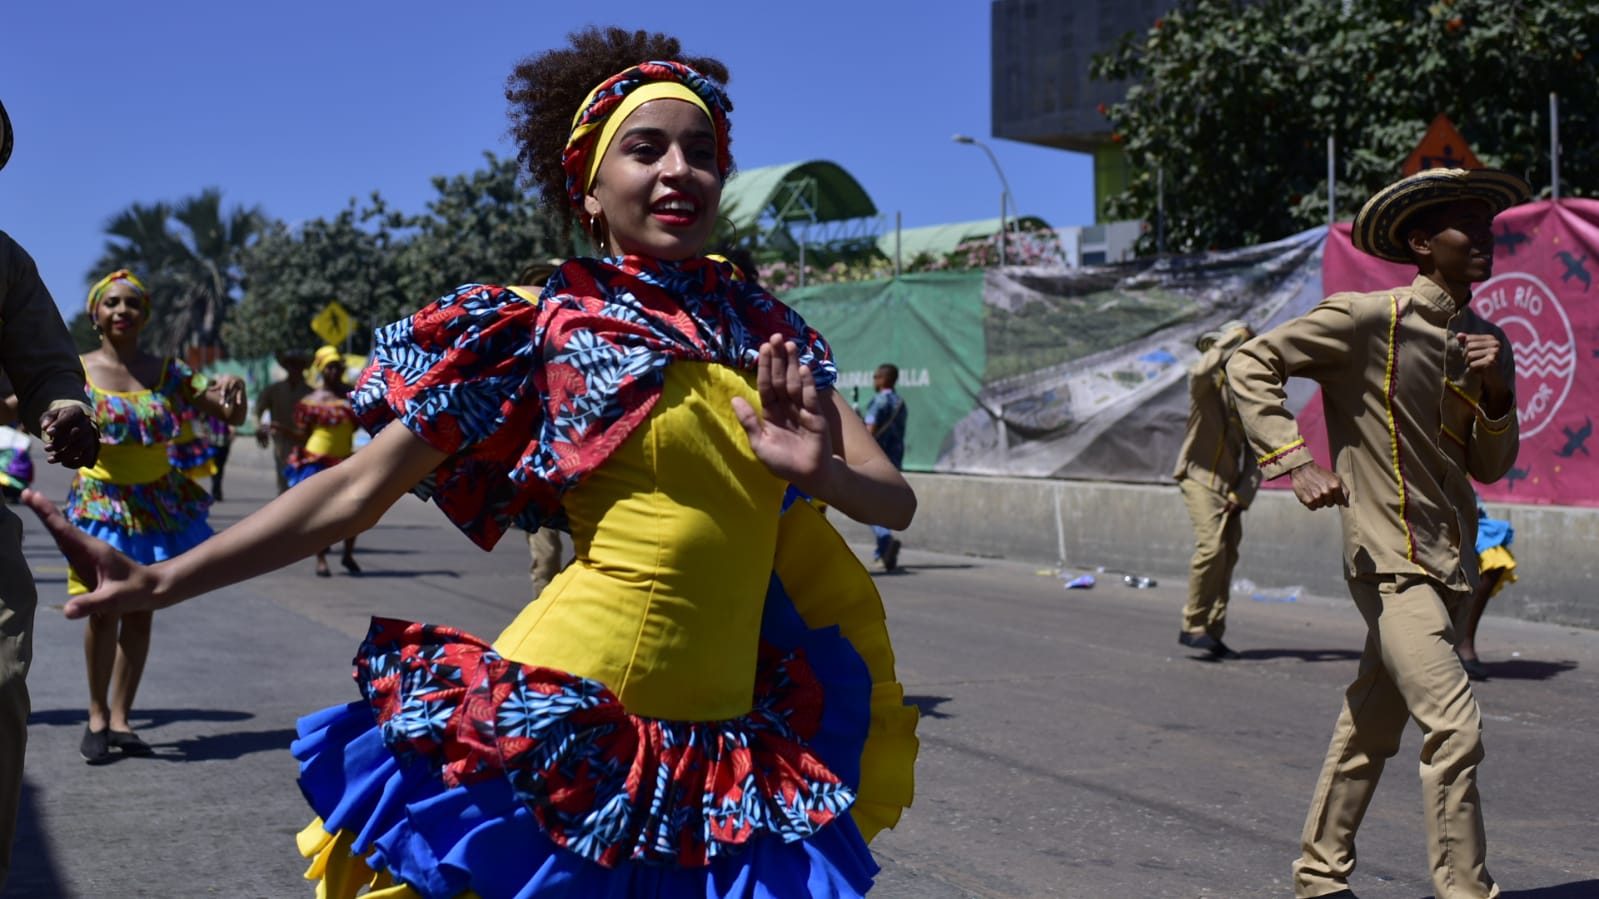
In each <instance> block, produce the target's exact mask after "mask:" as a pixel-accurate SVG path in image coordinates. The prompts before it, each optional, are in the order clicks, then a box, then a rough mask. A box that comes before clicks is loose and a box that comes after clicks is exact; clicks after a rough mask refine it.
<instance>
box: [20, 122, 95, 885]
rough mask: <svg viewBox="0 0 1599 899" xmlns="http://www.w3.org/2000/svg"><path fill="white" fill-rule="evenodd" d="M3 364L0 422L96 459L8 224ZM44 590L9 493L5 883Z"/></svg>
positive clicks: (67, 344) (32, 274)
mask: <svg viewBox="0 0 1599 899" xmlns="http://www.w3.org/2000/svg"><path fill="white" fill-rule="evenodd" d="M10 156H11V121H10V119H8V118H7V117H6V111H5V107H4V106H0V168H3V167H4V166H5V164H6V161H7V160H8V159H9V158H10ZM0 368H3V369H4V371H5V375H6V377H7V378H9V379H10V381H11V383H12V385H13V386H14V388H15V390H16V394H15V395H14V396H10V397H7V398H6V401H5V404H4V406H3V409H4V411H3V412H0V424H9V423H10V421H11V420H12V418H13V416H15V419H14V420H15V421H16V422H17V423H18V424H17V427H18V428H19V429H26V430H29V431H33V432H34V433H36V434H38V435H40V436H42V437H43V438H44V451H45V458H46V459H47V460H48V461H50V462H53V463H56V464H58V465H64V466H67V467H69V468H77V467H79V466H83V465H93V464H94V461H95V458H96V456H97V455H98V453H99V449H100V433H99V431H98V430H97V429H96V428H95V426H94V418H93V417H92V416H91V414H90V410H89V406H88V404H87V403H85V402H84V396H85V390H84V382H83V366H82V365H81V364H79V362H78V351H77V348H76V347H75V346H74V345H73V343H72V335H71V334H69V333H68V332H67V326H66V324H65V323H64V322H63V321H62V320H61V313H60V312H59V311H58V310H57V309H56V304H55V301H54V300H52V299H51V298H50V292H49V291H47V290H45V287H44V282H42V281H40V280H39V269H38V268H37V267H36V266H35V265H34V263H33V259H31V258H30V257H29V256H28V254H27V252H26V251H24V250H23V249H22V247H20V246H18V245H17V243H16V241H14V240H12V239H11V238H10V236H9V235H7V234H6V233H5V232H4V231H0ZM37 605H38V594H37V593H36V592H35V591H34V587H33V574H32V573H31V572H29V571H28V563H27V561H26V560H24V559H23V557H22V521H21V520H20V519H18V518H17V516H16V515H15V514H13V513H12V512H11V510H10V509H8V508H6V507H5V505H4V501H3V500H0V888H4V886H5V882H6V876H7V875H8V874H9V873H10V871H11V843H12V839H13V837H15V835H16V825H17V805H18V803H19V802H20V801H21V798H22V758H23V755H24V754H25V753H26V752H27V748H28V712H29V703H28V684H27V676H28V665H29V663H30V662H31V661H32V659H33V615H34V610H35V608H36V607H37Z"/></svg>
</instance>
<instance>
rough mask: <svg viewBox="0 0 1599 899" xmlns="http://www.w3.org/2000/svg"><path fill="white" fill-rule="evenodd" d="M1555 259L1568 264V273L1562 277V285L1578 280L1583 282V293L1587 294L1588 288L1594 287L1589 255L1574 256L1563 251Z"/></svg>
mask: <svg viewBox="0 0 1599 899" xmlns="http://www.w3.org/2000/svg"><path fill="white" fill-rule="evenodd" d="M1555 258H1557V259H1559V260H1560V261H1561V262H1564V263H1565V264H1566V273H1565V274H1563V275H1561V276H1560V283H1562V284H1564V283H1566V282H1567V281H1570V280H1571V279H1572V278H1576V279H1577V280H1578V281H1581V282H1582V292H1583V293H1587V292H1588V288H1590V287H1592V286H1593V276H1592V275H1590V274H1588V265H1587V263H1588V254H1587V253H1584V254H1582V255H1581V256H1573V255H1572V254H1571V253H1570V252H1568V251H1566V250H1561V251H1560V252H1558V253H1556V254H1555Z"/></svg>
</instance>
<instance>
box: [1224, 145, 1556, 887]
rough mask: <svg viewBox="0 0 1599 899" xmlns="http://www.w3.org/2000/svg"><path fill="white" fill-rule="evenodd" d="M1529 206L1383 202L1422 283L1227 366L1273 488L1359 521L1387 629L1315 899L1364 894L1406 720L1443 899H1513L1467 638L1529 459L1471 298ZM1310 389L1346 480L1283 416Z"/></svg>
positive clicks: (1516, 189)
mask: <svg viewBox="0 0 1599 899" xmlns="http://www.w3.org/2000/svg"><path fill="white" fill-rule="evenodd" d="M1527 195H1528V188H1527V185H1526V182H1524V181H1522V180H1521V179H1520V178H1517V177H1516V176H1514V175H1509V174H1506V173H1503V172H1495V171H1489V170H1482V169H1479V170H1476V171H1470V172H1467V171H1462V170H1459V169H1433V170H1431V171H1426V172H1422V173H1420V174H1417V175H1413V176H1411V177H1409V178H1406V179H1404V180H1403V181H1400V182H1398V183H1397V184H1393V185H1390V186H1389V187H1387V188H1384V189H1383V190H1382V191H1380V192H1378V193H1377V195H1376V196H1374V197H1372V198H1371V200H1370V201H1369V202H1368V203H1367V204H1366V205H1365V207H1364V208H1363V209H1361V211H1360V214H1359V215H1358V216H1356V218H1355V224H1354V235H1353V239H1354V244H1355V247H1356V249H1359V250H1361V251H1363V252H1366V253H1370V254H1372V255H1374V256H1378V257H1380V258H1383V259H1388V260H1390V261H1395V262H1409V263H1413V264H1414V265H1415V266H1416V267H1417V271H1418V274H1417V277H1416V279H1415V281H1413V282H1412V283H1411V284H1409V285H1406V286H1403V287H1396V288H1394V289H1392V290H1386V291H1380V292H1377V293H1372V294H1363V295H1362V294H1336V295H1334V296H1331V297H1328V298H1327V299H1326V300H1324V301H1323V302H1322V303H1321V305H1319V306H1317V307H1316V308H1315V309H1312V310H1311V311H1310V312H1309V313H1307V314H1305V315H1304V316H1302V317H1300V318H1297V319H1294V320H1292V321H1290V322H1287V323H1286V324H1284V325H1282V326H1281V327H1278V328H1275V329H1273V330H1272V331H1269V332H1267V333H1266V334H1263V335H1261V336H1260V337H1258V338H1256V339H1255V340H1253V341H1250V342H1249V343H1246V344H1245V345H1244V346H1243V347H1241V348H1240V349H1239V350H1238V351H1237V352H1236V353H1234V354H1233V357H1232V360H1231V361H1230V362H1229V363H1228V365H1227V373H1228V375H1229V380H1230V382H1231V384H1232V388H1233V393H1234V397H1235V399H1236V402H1237V404H1238V411H1239V414H1240V417H1241V418H1242V419H1243V422H1244V427H1245V429H1246V430H1247V431H1248V432H1249V437H1250V441H1251V442H1252V443H1253V445H1254V446H1255V448H1256V449H1257V450H1258V451H1259V452H1260V453H1261V459H1260V465H1261V469H1262V472H1263V473H1264V475H1265V476H1266V477H1267V478H1275V477H1279V476H1281V475H1284V474H1288V475H1290V477H1292V479H1293V487H1294V495H1295V496H1296V497H1298V499H1299V501H1300V502H1302V503H1303V504H1304V505H1305V506H1306V507H1307V508H1311V509H1319V508H1325V507H1328V506H1333V505H1340V506H1347V508H1346V509H1345V510H1344V512H1343V532H1344V575H1345V577H1346V578H1347V579H1348V583H1349V592H1350V594H1351V595H1352V596H1353V597H1354V601H1355V606H1356V607H1357V608H1358V609H1359V610H1360V614H1361V616H1362V617H1364V618H1365V620H1366V626H1367V629H1368V630H1367V637H1366V647H1365V652H1364V653H1363V654H1362V656H1361V660H1360V671H1359V674H1358V676H1357V677H1356V678H1355V681H1354V683H1352V684H1350V686H1349V689H1348V690H1347V691H1346V693H1345V695H1344V706H1343V710H1342V712H1341V713H1340V714H1339V716H1338V722H1337V724H1336V725H1335V727H1334V730H1333V737H1332V744H1331V746H1330V747H1329V748H1328V751H1327V758H1326V761H1325V763H1324V764H1323V767H1322V771H1321V777H1320V780H1319V781H1318V783H1317V785H1316V792H1315V796H1314V798H1313V800H1312V802H1311V807H1310V814H1309V816H1308V817H1307V819H1306V821H1305V830H1304V833H1303V835H1302V837H1301V844H1302V845H1301V854H1300V857H1299V859H1298V860H1297V861H1296V862H1295V863H1294V866H1293V882H1294V893H1295V895H1296V896H1298V897H1301V899H1304V897H1314V896H1339V897H1348V896H1353V895H1354V894H1353V893H1352V892H1350V890H1349V887H1348V879H1349V875H1350V873H1351V872H1353V871H1354V868H1355V831H1356V830H1357V829H1358V828H1359V826H1360V820H1361V817H1362V816H1363V815H1364V814H1365V811H1366V806H1367V804H1368V803H1369V802H1370V801H1371V797H1372V794H1373V792H1374V791H1375V789H1376V787H1377V780H1378V778H1379V777H1380V776H1381V774H1382V770H1383V764H1384V763H1385V762H1386V761H1387V760H1388V759H1389V758H1390V757H1392V756H1393V755H1394V754H1395V753H1396V752H1398V750H1399V740H1400V736H1401V734H1402V733H1403V731H1404V727H1405V721H1406V719H1407V718H1414V719H1415V721H1416V723H1417V725H1419V726H1420V728H1421V731H1422V747H1421V780H1422V795H1423V797H1424V799H1423V802H1424V806H1425V813H1426V822H1427V843H1428V852H1429V857H1430V861H1431V868H1432V881H1433V889H1434V890H1435V892H1436V893H1437V896H1438V899H1457V897H1471V899H1491V897H1495V896H1498V895H1499V888H1498V886H1497V885H1496V884H1495V883H1494V881H1493V878H1492V877H1491V876H1490V875H1489V873H1488V869H1487V866H1486V857H1487V843H1486V839H1485V837H1484V834H1483V824H1482V809H1481V807H1480V805H1479V801H1478V794H1477V765H1478V763H1479V762H1480V761H1481V760H1482V757H1483V748H1482V719H1481V716H1480V715H1479V713H1478V710H1477V702H1476V699H1475V698H1474V697H1473V696H1472V692H1471V685H1470V682H1469V681H1468V680H1467V678H1466V672H1465V671H1464V670H1463V669H1462V668H1461V667H1460V661H1459V659H1458V657H1456V655H1455V652H1454V644H1455V641H1456V637H1455V632H1454V628H1453V626H1452V625H1451V621H1452V619H1453V615H1452V611H1453V609H1454V608H1455V607H1456V606H1457V605H1458V604H1459V603H1460V602H1462V601H1463V600H1464V599H1465V598H1466V597H1468V596H1469V595H1470V594H1471V591H1472V588H1473V587H1474V586H1475V584H1476V580H1477V566H1476V557H1475V555H1474V553H1472V552H1470V550H1471V549H1472V548H1473V546H1474V544H1475V540H1476V531H1477V515H1476V505H1475V503H1474V501H1473V496H1472V488H1471V482H1470V480H1469V478H1476V479H1477V480H1479V481H1484V482H1489V481H1495V480H1498V479H1499V478H1500V477H1502V476H1503V475H1504V474H1505V473H1506V472H1507V471H1508V470H1509V469H1510V466H1511V464H1512V463H1513V462H1514V461H1515V458H1516V449H1517V444H1518V431H1517V427H1516V403H1515V394H1514V388H1515V366H1514V363H1513V361H1512V359H1511V352H1510V344H1509V342H1508V341H1507V340H1506V339H1505V336H1504V334H1503V332H1501V331H1500V330H1499V329H1498V328H1496V327H1494V326H1493V325H1491V324H1489V323H1487V322H1485V321H1484V320H1483V319H1481V318H1480V317H1478V316H1477V314H1476V313H1474V312H1473V311H1472V310H1471V308H1470V305H1469V304H1470V302H1471V285H1472V284H1475V283H1480V282H1482V281H1485V280H1487V279H1488V278H1489V276H1490V275H1491V274H1492V271H1493V247H1494V242H1493V231H1492V227H1491V226H1492V223H1493V217H1494V216H1495V215H1497V214H1498V213H1500V212H1502V211H1504V209H1506V208H1507V207H1509V206H1512V205H1514V204H1516V203H1520V202H1522V201H1524V200H1525V199H1526V198H1527ZM1293 376H1298V377H1306V378H1311V379H1314V380H1315V381H1317V382H1319V383H1320V384H1321V389H1322V399H1323V405H1324V408H1325V409H1326V415H1327V431H1328V438H1329V441H1330V443H1331V446H1332V452H1333V470H1331V471H1329V470H1328V469H1326V468H1323V467H1322V466H1321V465H1319V464H1317V463H1316V461H1315V460H1314V459H1312V458H1311V454H1310V451H1309V450H1308V449H1306V447H1305V444H1304V440H1303V438H1302V437H1301V436H1300V434H1299V430H1298V428H1297V427H1296V426H1295V423H1294V419H1293V416H1292V415H1291V414H1289V412H1288V410H1287V409H1286V408H1285V406H1284V392H1283V387H1284V382H1286V381H1287V379H1288V378H1289V377H1293ZM1463 546H1464V547H1466V549H1467V552H1466V553H1465V554H1462V552H1461V547H1463Z"/></svg>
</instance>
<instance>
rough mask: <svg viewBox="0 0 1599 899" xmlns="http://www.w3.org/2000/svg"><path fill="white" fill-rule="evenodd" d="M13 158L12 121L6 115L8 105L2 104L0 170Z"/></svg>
mask: <svg viewBox="0 0 1599 899" xmlns="http://www.w3.org/2000/svg"><path fill="white" fill-rule="evenodd" d="M10 158H11V119H10V118H9V117H8V116H7V115H6V105H5V104H4V103H0V169H3V168H5V167H6V160H8V159H10Z"/></svg>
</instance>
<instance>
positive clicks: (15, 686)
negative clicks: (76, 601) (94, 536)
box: [0, 503, 38, 890]
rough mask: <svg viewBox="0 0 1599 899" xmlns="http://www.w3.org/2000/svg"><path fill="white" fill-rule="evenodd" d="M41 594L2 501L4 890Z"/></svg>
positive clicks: (0, 838)
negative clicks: (34, 621)
mask: <svg viewBox="0 0 1599 899" xmlns="http://www.w3.org/2000/svg"><path fill="white" fill-rule="evenodd" d="M37 606H38V594H37V593H36V592H35V590H34V586H33V574H32V573H31V572H29V571H28V563H27V562H26V561H25V560H24V559H23V557H22V521H21V520H19V519H18V518H17V516H16V515H15V514H13V513H12V511H11V510H10V509H8V508H6V507H5V504H4V503H0V890H3V888H4V887H5V883H6V875H7V874H9V873H10V871H11V843H12V840H13V839H15V837H16V835H17V806H18V804H19V803H20V802H21V801H22V759H23V756H24V755H26V753H27V750H28V712H29V705H28V684H27V676H28V665H29V663H31V662H32V660H33V613H34V609H35V608H36V607H37Z"/></svg>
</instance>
